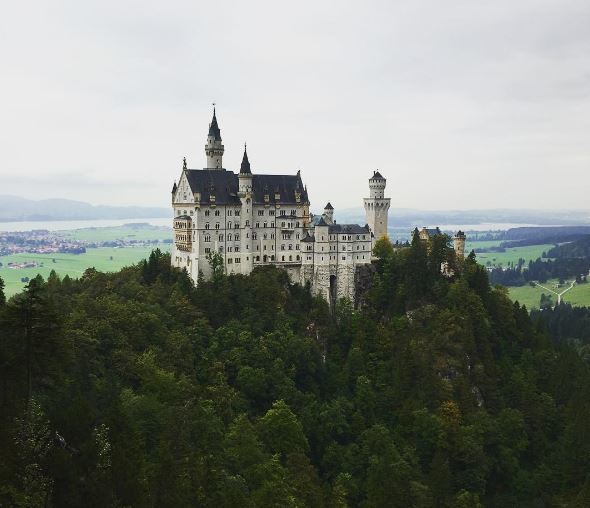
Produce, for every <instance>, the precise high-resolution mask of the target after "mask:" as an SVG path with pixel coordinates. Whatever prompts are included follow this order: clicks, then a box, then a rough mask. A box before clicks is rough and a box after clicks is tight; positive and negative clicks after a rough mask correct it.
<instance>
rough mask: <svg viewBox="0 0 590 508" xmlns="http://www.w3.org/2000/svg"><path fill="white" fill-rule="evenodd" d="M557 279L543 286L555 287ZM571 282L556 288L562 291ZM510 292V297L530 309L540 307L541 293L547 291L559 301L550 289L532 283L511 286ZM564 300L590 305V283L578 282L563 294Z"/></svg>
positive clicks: (575, 303) (580, 304) (555, 300)
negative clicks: (533, 285) (531, 284)
mask: <svg viewBox="0 0 590 508" xmlns="http://www.w3.org/2000/svg"><path fill="white" fill-rule="evenodd" d="M556 282H557V281H556V280H550V281H547V282H546V283H545V284H543V286H545V287H547V288H550V289H554V287H553V285H554V284H555V283H556ZM568 285H569V284H567V285H565V286H563V287H562V288H560V289H554V290H555V291H557V292H561V291H563V290H564V289H566V288H567V286H568ZM508 290H509V292H510V298H512V300H518V302H519V303H520V304H521V305H522V304H524V305H526V306H527V308H528V309H538V308H539V302H540V300H541V294H542V293H545V294H546V295H547V294H551V297H552V298H553V302H554V303H557V295H554V294H552V293H550V292H549V291H546V290H544V289H543V288H540V287H538V286H535V287H532V286H530V285H528V284H527V285H525V286H520V287H510V288H508ZM562 300H563V301H564V302H567V303H571V304H572V305H576V306H585V307H590V283H586V284H578V285H576V286H574V287H573V288H572V289H571V290H570V291H568V292H567V293H565V294H564V295H563V296H562Z"/></svg>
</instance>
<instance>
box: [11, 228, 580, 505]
mask: <svg viewBox="0 0 590 508" xmlns="http://www.w3.org/2000/svg"><path fill="white" fill-rule="evenodd" d="M375 255H376V256H377V258H378V259H377V261H376V262H375V274H374V276H373V280H372V286H371V288H370V289H368V291H367V293H366V294H364V295H363V298H362V302H363V303H362V305H361V306H360V307H359V308H356V309H355V308H354V307H353V306H352V305H351V304H350V302H347V301H345V300H342V301H339V302H338V303H337V305H336V306H335V308H333V309H330V308H329V307H328V304H327V303H326V302H325V301H324V300H322V299H320V298H316V297H313V296H312V293H311V291H310V288H309V287H301V286H299V285H295V284H291V283H290V282H289V279H288V276H287V274H286V273H285V272H284V271H282V270H280V269H278V268H275V267H271V266H268V267H264V268H257V269H255V270H254V272H253V273H252V274H251V275H249V276H227V275H224V274H223V273H222V271H221V270H218V271H217V273H216V274H215V276H214V277H213V279H212V280H210V281H200V284H199V285H198V287H194V286H193V285H192V283H191V282H190V280H189V278H188V277H187V275H186V273H185V272H182V271H179V270H177V269H173V268H171V266H170V258H169V255H168V254H163V253H161V252H159V251H158V250H155V251H153V252H152V253H151V255H150V256H149V259H148V260H146V261H144V262H141V263H139V264H137V265H135V266H131V267H128V268H124V269H122V270H121V271H119V272H116V273H101V272H99V271H96V270H94V269H88V270H86V272H85V273H84V275H83V276H82V277H81V278H79V279H71V278H69V277H67V276H66V277H64V278H63V279H60V278H59V277H57V276H56V275H55V273H52V274H51V275H50V276H49V277H48V279H47V280H43V279H42V278H41V277H37V278H34V279H31V281H30V282H29V283H28V284H27V286H26V288H25V290H24V291H23V292H21V293H19V294H17V295H15V296H13V297H11V298H10V299H8V301H6V299H4V298H1V297H0V453H1V457H0V506H17V507H25V506H26V507H31V506H32V507H42V506H43V507H48V506H49V507H80V506H84V507H103V506H104V507H125V506H133V507H155V506H157V507H184V506H203V507H209V506H211V507H216V508H219V507H304V506H310V507H363V508H369V507H404V508H405V507H410V506H415V507H424V508H426V507H433V508H434V507H450V508H477V507H484V506H486V507H487V506H489V507H503V508H504V507H512V506H539V507H541V506H569V507H583V506H589V505H590V438H589V436H590V371H589V361H590V360H589V359H588V358H587V357H585V356H584V355H581V354H580V353H579V349H578V348H576V346H575V345H574V344H572V343H571V341H568V340H560V338H557V337H553V336H552V335H551V334H550V333H549V331H548V330H549V328H548V326H547V324H546V323H545V322H544V321H543V320H540V319H537V320H535V321H534V322H533V321H532V320H531V318H530V316H529V313H528V311H527V309H526V308H525V307H523V306H520V305H519V304H518V303H513V302H511V301H510V299H509V298H508V296H507V292H506V290H505V289H503V288H501V287H494V286H492V285H491V284H490V282H489V280H488V275H487V272H486V270H485V268H484V267H483V266H481V265H479V264H478V263H477V260H476V258H475V255H474V254H473V253H472V254H471V255H470V256H469V257H468V258H467V259H465V260H464V261H463V260H457V259H456V258H455V254H454V251H453V249H452V248H451V247H450V245H449V239H448V238H447V237H444V236H440V237H435V239H434V240H433V241H432V243H431V245H430V247H429V248H427V247H426V246H425V245H424V244H423V243H422V242H420V241H419V240H417V239H415V240H414V241H413V242H412V244H411V245H410V246H409V247H407V248H403V249H394V248H393V246H392V245H391V244H390V243H389V242H388V241H386V240H380V241H379V242H377V245H376V246H375ZM441 266H443V267H444V268H445V269H444V270H442V271H441ZM1 295H2V291H1V289H0V296H1Z"/></svg>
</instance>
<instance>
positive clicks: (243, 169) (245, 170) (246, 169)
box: [240, 143, 252, 175]
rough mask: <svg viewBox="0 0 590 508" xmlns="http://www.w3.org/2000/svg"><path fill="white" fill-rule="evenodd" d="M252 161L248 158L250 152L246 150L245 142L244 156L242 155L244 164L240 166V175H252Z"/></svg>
mask: <svg viewBox="0 0 590 508" xmlns="http://www.w3.org/2000/svg"><path fill="white" fill-rule="evenodd" d="M251 174H252V171H251V170H250V161H249V160H248V152H247V151H246V143H244V156H243V157H242V165H241V166H240V175H251Z"/></svg>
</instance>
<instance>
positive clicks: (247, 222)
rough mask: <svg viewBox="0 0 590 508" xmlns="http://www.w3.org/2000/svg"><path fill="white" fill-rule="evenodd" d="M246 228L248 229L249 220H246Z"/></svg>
mask: <svg viewBox="0 0 590 508" xmlns="http://www.w3.org/2000/svg"><path fill="white" fill-rule="evenodd" d="M246 227H247V228H249V227H250V221H249V220H247V221H246Z"/></svg>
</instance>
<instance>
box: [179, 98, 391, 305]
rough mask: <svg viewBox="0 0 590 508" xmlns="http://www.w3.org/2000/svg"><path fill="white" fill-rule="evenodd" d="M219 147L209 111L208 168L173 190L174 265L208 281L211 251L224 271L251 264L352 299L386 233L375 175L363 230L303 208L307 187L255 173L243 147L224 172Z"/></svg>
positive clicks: (242, 270) (328, 210)
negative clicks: (235, 165)
mask: <svg viewBox="0 0 590 508" xmlns="http://www.w3.org/2000/svg"><path fill="white" fill-rule="evenodd" d="M223 152H224V147H223V144H222V142H221V131H220V129H219V125H218V123H217V117H216V115H215V109H213V119H212V121H211V124H210V125H209V135H208V136H207V144H206V145H205V154H206V155H207V167H206V168H204V169H188V168H187V165H186V159H185V160H184V163H183V168H182V173H181V175H180V179H179V181H178V185H177V184H176V183H174V186H173V188H172V206H173V209H174V242H173V246H172V253H171V256H172V265H173V266H175V267H179V268H185V269H186V270H187V272H188V274H189V275H190V277H191V278H192V280H193V281H194V282H195V283H196V282H197V280H198V278H199V275H201V276H202V277H204V278H205V279H207V278H209V277H211V275H212V273H213V268H212V266H211V262H210V258H211V254H212V253H219V254H220V255H221V256H218V258H220V259H222V260H223V268H224V271H225V273H228V274H230V273H234V274H249V273H250V272H251V271H252V270H253V269H254V268H255V267H257V266H264V265H275V266H279V267H281V268H284V269H285V270H286V271H287V272H288V274H289V277H290V278H291V280H292V281H293V282H298V283H300V284H302V285H305V284H306V283H309V284H310V285H311V289H312V292H313V293H314V294H318V295H321V296H323V297H324V298H326V299H327V300H328V301H330V302H334V301H335V299H337V298H342V297H348V298H349V299H350V300H351V301H353V302H354V299H355V293H356V291H355V288H356V284H357V279H358V276H359V268H360V267H362V266H363V265H368V264H370V263H371V257H372V251H373V245H374V243H375V241H376V240H377V239H379V238H381V237H383V236H387V214H388V210H389V206H390V199H389V198H386V197H385V185H386V180H385V178H383V176H381V174H380V173H379V172H377V171H375V172H374V173H373V176H371V178H370V179H369V197H368V198H365V199H364V206H365V214H366V222H367V223H366V225H364V226H359V225H357V224H337V223H336V221H335V220H334V209H333V207H332V205H331V204H330V203H328V204H327V205H326V207H325V208H324V213H323V214H322V215H321V216H317V217H314V216H312V215H311V214H310V211H309V199H308V197H307V187H306V186H305V185H304V184H303V181H302V180H301V174H300V172H299V171H298V172H297V174H295V175H272V174H253V173H252V171H251V168H250V162H249V160H248V154H247V153H246V147H244V156H243V159H242V164H241V167H240V172H239V173H238V174H236V173H234V172H233V171H229V170H226V169H224V168H223Z"/></svg>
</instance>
